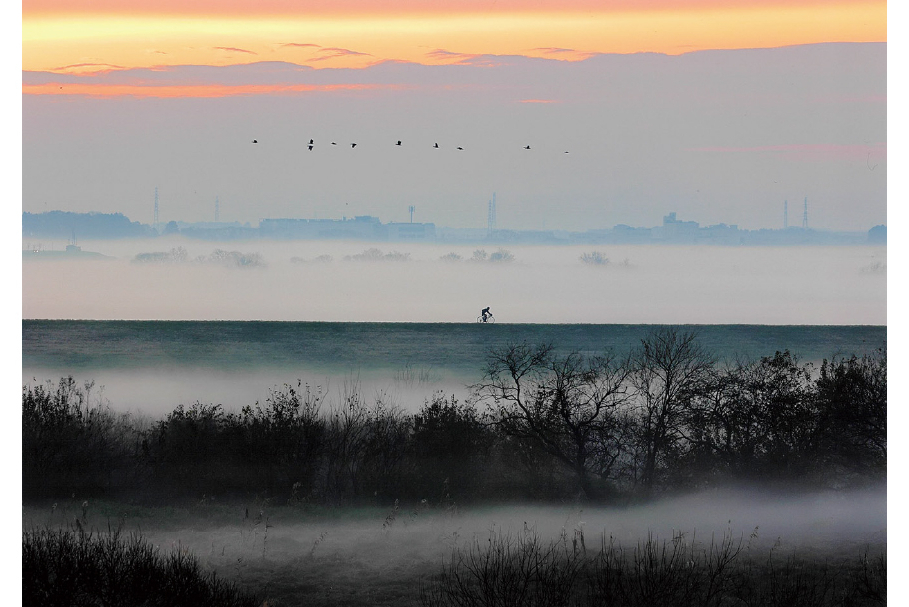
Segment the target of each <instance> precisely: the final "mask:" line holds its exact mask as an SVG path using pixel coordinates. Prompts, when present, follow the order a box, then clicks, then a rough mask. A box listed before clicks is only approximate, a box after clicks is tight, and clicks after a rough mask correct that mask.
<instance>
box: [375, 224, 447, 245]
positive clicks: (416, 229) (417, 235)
mask: <svg viewBox="0 0 909 607" xmlns="http://www.w3.org/2000/svg"><path fill="white" fill-rule="evenodd" d="M385 227H386V229H387V230H388V235H387V238H388V240H390V241H404V242H428V241H434V240H435V239H436V226H435V224H434V223H387V224H385Z"/></svg>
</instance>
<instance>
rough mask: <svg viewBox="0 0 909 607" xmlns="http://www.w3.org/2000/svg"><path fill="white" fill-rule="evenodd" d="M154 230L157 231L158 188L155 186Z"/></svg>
mask: <svg viewBox="0 0 909 607" xmlns="http://www.w3.org/2000/svg"><path fill="white" fill-rule="evenodd" d="M155 230H156V231H157V230H158V187H157V186H155Z"/></svg>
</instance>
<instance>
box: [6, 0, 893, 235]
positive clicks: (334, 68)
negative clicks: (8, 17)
mask: <svg viewBox="0 0 909 607" xmlns="http://www.w3.org/2000/svg"><path fill="white" fill-rule="evenodd" d="M886 55H887V5H886V2H882V1H879V0H860V1H835V0H834V1H830V0H828V1H822V0H801V1H796V2H791V1H785V2H784V1H777V0H764V1H756V0H733V1H721V0H691V1H679V0H650V1H634V2H633V1H631V0H616V1H612V2H602V1H600V2H594V1H591V0H569V1H567V2H566V1H559V2H555V1H553V0H539V1H534V2H519V1H517V0H469V1H466V2H449V1H427V0H399V1H396V2H391V1H387V0H380V1H369V2H364V1H360V0H343V1H340V2H331V3H326V2H297V1H293V2H292V1H290V0H270V1H266V2H256V3H252V2H224V1H215V0H202V1H197V2H193V3H183V2H177V1H176V0H158V1H153V2H141V3H139V2H130V1H127V0H101V1H97V2H86V1H81V2H80V1H73V0H40V1H36V0H26V1H25V2H23V4H22V70H23V71H22V93H23V95H22V138H23V144H22V162H23V169H22V187H23V197H22V199H23V203H22V209H23V210H24V211H29V212H41V211H46V210H67V211H77V212H90V211H95V212H122V213H124V214H126V215H127V216H128V217H130V219H132V220H134V221H140V222H143V223H151V222H152V221H153V207H154V196H155V194H154V193H155V188H157V189H158V195H159V209H160V220H161V221H170V220H183V221H212V220H214V213H215V204H216V200H217V203H218V206H219V209H220V219H221V220H222V221H239V222H241V223H245V222H250V223H251V224H252V225H255V224H256V222H257V221H258V220H259V219H262V218H269V217H303V218H309V217H317V218H341V217H350V216H357V215H373V216H376V217H379V218H380V219H381V220H382V221H385V222H388V221H407V220H409V213H408V208H409V207H410V206H414V207H415V209H416V211H415V213H414V221H422V222H432V223H435V224H437V225H442V226H451V227H465V228H470V227H472V228H482V227H485V226H486V221H487V205H488V202H489V201H490V200H491V199H492V196H493V193H495V194H496V201H497V226H498V227H499V228H506V229H507V228H512V229H547V230H551V229H562V230H575V231H577V230H585V229H588V228H592V227H593V228H608V227H612V226H613V225H616V224H628V225H636V226H645V227H650V226H654V225H658V224H660V223H661V221H662V217H663V216H664V215H666V214H668V213H669V212H673V211H675V212H677V214H678V217H679V219H683V220H693V221H698V222H700V223H701V224H702V225H713V224H718V223H726V224H735V225H739V226H740V227H742V228H748V229H759V228H779V227H782V226H783V208H784V204H786V203H787V202H788V205H789V223H790V225H801V212H802V209H803V204H804V199H805V198H807V199H808V205H809V226H810V227H816V228H819V229H835V230H858V231H865V230H868V229H870V228H871V227H873V226H874V225H878V224H883V223H886V179H887V128H886V127H887V121H886V108H887V86H886V82H887V81H886V70H887V61H886ZM310 139H312V140H313V141H314V145H313V149H312V150H309V149H308V142H309V140H310ZM253 140H256V141H257V143H255V144H254V143H252V142H253ZM399 140H400V141H401V142H402V145H400V146H397V145H395V143H396V142H397V141H399ZM332 142H334V143H335V144H336V145H332ZM353 143H356V144H357V147H355V148H354V147H352V146H351V144H353ZM435 144H438V145H439V147H438V148H435V147H434V145H435ZM527 146H530V147H529V149H527ZM459 148H461V149H459Z"/></svg>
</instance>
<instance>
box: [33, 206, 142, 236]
mask: <svg viewBox="0 0 909 607" xmlns="http://www.w3.org/2000/svg"><path fill="white" fill-rule="evenodd" d="M73 234H75V235H76V238H80V239H85V238H99V239H104V238H136V237H140V236H157V232H155V231H154V229H152V228H151V227H149V226H148V225H144V224H141V223H139V222H138V221H130V220H129V218H128V217H126V216H125V215H124V214H123V213H71V212H69V211H48V212H46V213H22V236H23V237H29V238H40V237H44V238H66V239H70V238H72V237H73Z"/></svg>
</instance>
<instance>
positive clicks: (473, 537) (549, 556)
mask: <svg viewBox="0 0 909 607" xmlns="http://www.w3.org/2000/svg"><path fill="white" fill-rule="evenodd" d="M283 508H287V507H283ZM271 514H272V516H273V517H274V518H273V519H272V520H273V523H272V526H271V527H269V526H268V524H267V523H264V522H263V523H262V524H260V525H258V534H255V533H250V530H251V529H255V528H256V527H257V526H256V524H255V523H251V524H248V525H245V524H243V523H235V524H233V525H227V526H226V527H224V526H221V525H218V526H216V527H210V521H209V522H206V521H205V520H204V517H200V518H199V519H198V520H196V521H195V524H194V526H193V530H192V531H191V532H190V531H183V532H181V536H182V537H184V538H186V540H187V541H186V543H185V544H184V543H181V542H179V541H178V542H173V540H171V542H170V544H171V545H170V547H169V548H165V547H164V540H165V538H168V537H174V536H173V533H172V532H161V530H160V529H156V528H154V526H153V527H151V528H149V529H148V530H147V532H146V533H147V535H148V537H149V538H154V540H152V539H147V538H146V537H140V536H139V535H136V534H132V535H128V536H127V535H125V534H123V533H121V532H119V531H105V532H100V533H99V532H86V531H84V527H82V528H80V527H77V526H69V527H67V528H57V529H50V528H40V529H39V528H36V529H34V530H31V531H26V532H25V533H24V534H23V598H24V602H23V604H41V605H74V604H86V605H89V604H90V605H225V606H228V607H230V606H233V605H265V604H267V605H269V606H271V607H280V606H284V605H300V604H304V605H315V606H318V605H351V606H353V605H389V606H390V605H421V606H422V607H448V606H455V605H457V606H466V605H488V606H494V607H497V606H501V607H509V606H514V607H523V606H540V607H541V606H550V605H552V606H566V607H567V606H570V607H587V606H593V605H600V606H604V607H609V606H625V607H627V606H649V605H673V606H679V607H685V606H688V605H692V606H694V605H698V606H706V607H720V606H725V605H748V606H753V607H757V606H771V605H773V606H789V605H800V606H802V605H807V606H818V607H820V606H828V605H829V606H831V607H833V606H837V607H845V606H856V607H858V606H872V605H884V604H886V587H887V572H886V570H887V563H886V556H885V547H883V546H881V545H880V544H875V545H874V546H873V547H864V548H863V547H861V546H858V545H853V544H849V542H845V543H844V544H843V545H836V546H828V547H827V548H826V549H824V550H821V551H820V552H818V551H814V550H808V551H805V550H804V549H803V550H799V549H795V550H793V548H792V547H791V546H788V547H787V546H785V545H783V546H781V545H780V540H779V539H777V541H776V543H774V544H773V545H769V544H768V543H767V542H762V541H760V539H759V538H758V537H757V530H756V529H755V531H754V533H752V534H751V535H750V537H745V536H736V535H734V534H733V533H732V532H731V531H727V532H726V533H725V534H722V535H721V536H719V537H717V538H715V537H713V536H709V537H707V538H706V540H702V538H700V537H699V536H697V535H696V534H695V533H694V532H691V533H682V532H678V531H675V532H673V533H672V535H671V536H670V537H668V538H661V537H658V536H656V535H655V534H653V533H648V534H645V535H644V536H642V537H641V539H639V540H638V541H636V542H631V543H628V544H622V543H620V542H619V541H618V540H616V539H615V538H614V537H612V536H607V535H605V534H603V535H600V536H599V538H596V537H594V538H585V534H584V530H583V527H581V526H575V527H574V528H573V529H572V528H570V527H569V528H568V529H564V528H563V530H562V532H561V534H559V535H558V536H557V537H555V538H551V537H546V536H545V535H544V534H542V533H538V532H537V531H536V529H535V528H533V527H526V526H525V528H524V529H523V530H519V531H517V532H514V531H510V530H509V531H504V530H502V528H501V527H499V528H496V527H495V526H493V527H492V528H489V529H488V530H487V531H486V532H485V533H484V532H482V531H479V532H477V533H473V534H466V535H467V537H464V538H461V539H459V538H458V537H457V532H455V533H454V534H446V535H436V534H435V533H433V532H432V531H431V529H430V527H432V525H431V524H429V525H426V524H425V523H424V525H423V526H422V527H421V526H419V524H417V523H415V522H413V521H411V523H407V522H406V520H405V519H406V518H407V514H406V513H404V512H401V513H399V517H400V518H399V520H397V521H395V520H393V519H391V520H390V519H389V518H388V516H387V517H386V519H385V520H384V521H382V519H381V517H379V518H372V517H369V516H367V518H368V519H370V520H365V521H364V520H363V519H360V522H361V523H362V522H365V523H366V524H365V526H360V527H358V528H357V529H356V530H352V529H351V527H350V521H347V522H346V523H345V522H344V521H339V520H334V521H331V522H329V521H326V520H322V521H320V522H319V523H317V524H316V525H310V526H300V525H296V524H292V523H291V522H290V520H288V519H286V518H284V517H283V516H282V515H283V514H287V513H286V512H284V513H282V512H281V509H272V510H271ZM424 514H425V513H424ZM197 515H198V513H197ZM361 516H362V513H361ZM389 516H391V515H389ZM430 516H432V515H430ZM442 516H444V517H445V520H446V521H447V522H448V523H450V524H451V528H455V529H461V528H463V525H464V524H465V523H467V521H465V520H464V519H463V517H462V516H460V515H458V516H455V517H450V516H448V515H442ZM77 520H78V519H77ZM88 520H89V524H90V521H91V517H89V518H88ZM380 522H381V524H380ZM408 524H410V526H411V527H410V529H406V527H407V526H408ZM446 528H448V527H446ZM243 529H246V533H245V534H244V533H243ZM318 529H322V531H321V532H319V533H318V535H315V531H316V530H318ZM238 530H239V531H240V534H239V538H240V539H239V540H238V539H237V538H238V535H237V534H236V531H238ZM153 542H160V543H161V547H160V548H159V547H157V546H155V545H154V544H153ZM196 555H198V556H196Z"/></svg>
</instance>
